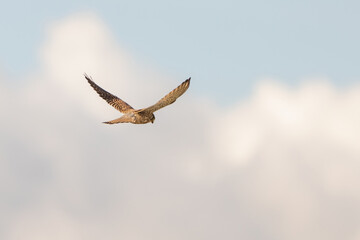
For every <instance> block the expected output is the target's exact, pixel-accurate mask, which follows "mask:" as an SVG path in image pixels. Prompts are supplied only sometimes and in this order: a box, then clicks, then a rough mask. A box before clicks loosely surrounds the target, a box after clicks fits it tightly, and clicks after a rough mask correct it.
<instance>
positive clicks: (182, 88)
mask: <svg viewBox="0 0 360 240" xmlns="http://www.w3.org/2000/svg"><path fill="white" fill-rule="evenodd" d="M190 80H191V78H189V79H187V80H185V81H184V82H183V83H181V84H180V85H179V86H178V87H177V88H175V89H174V90H172V91H171V92H169V93H168V94H167V95H166V96H165V97H163V98H162V99H160V100H159V101H158V102H157V103H155V104H154V105H152V106H150V107H147V108H143V109H140V110H137V112H151V113H153V112H155V111H157V110H159V109H160V108H163V107H166V106H167V105H170V104H172V103H174V102H175V101H176V99H177V98H178V97H180V96H181V95H183V94H184V93H185V92H186V90H187V89H188V88H189V86H190Z"/></svg>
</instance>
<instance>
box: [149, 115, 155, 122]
mask: <svg viewBox="0 0 360 240" xmlns="http://www.w3.org/2000/svg"><path fill="white" fill-rule="evenodd" d="M150 121H151V123H154V122H155V115H154V114H151V119H150Z"/></svg>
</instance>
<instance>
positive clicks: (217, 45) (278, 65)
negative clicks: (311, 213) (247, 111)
mask: <svg viewBox="0 0 360 240" xmlns="http://www.w3.org/2000/svg"><path fill="white" fill-rule="evenodd" d="M84 11H92V12H94V13H95V14H97V15H98V16H99V17H100V18H102V20H103V21H104V22H105V23H106V24H107V25H108V27H109V28H110V30H111V31H112V33H113V34H115V37H116V39H117V41H118V42H119V44H120V45H121V46H123V47H125V48H126V49H128V50H129V51H130V52H131V53H132V54H133V55H134V56H135V57H136V58H137V59H139V60H142V61H144V62H147V63H149V64H151V65H154V66H157V67H159V68H160V69H162V70H163V71H165V72H167V73H169V74H172V75H174V76H176V77H179V78H181V79H182V78H185V77H187V76H192V77H193V79H194V81H197V83H198V84H194V89H195V91H197V92H198V93H200V94H204V95H208V96H211V97H212V98H214V99H216V100H217V101H218V102H221V103H232V102H234V101H236V100H238V99H241V98H243V97H244V96H247V95H248V94H249V91H251V89H252V88H253V86H254V84H255V83H256V82H257V81H258V80H259V79H261V78H263V77H272V78H276V79H279V80H280V81H283V82H286V83H288V84H290V85H294V84H295V85H296V84H298V83H300V82H301V81H302V80H303V79H304V78H308V77H326V78H328V79H329V80H330V81H331V82H333V83H335V84H336V85H337V86H344V85H346V86H347V85H351V84H353V83H355V82H358V81H359V79H360V68H359V67H358V66H360V57H359V56H360V48H359V42H360V32H359V31H358V23H359V22H360V15H359V14H358V13H359V11H360V3H359V2H358V1H349V0H347V1H334V0H330V1H319V0H315V1H310V0H305V1H279V0H276V1H264V0H256V1H230V0H225V1H199V0H197V1H188V0H185V1H159V0H154V1H140V0H137V1H67V0H65V1H39V0H35V1H16V0H15V1H9V2H7V3H6V4H2V7H1V9H0V23H1V26H2V28H1V29H2V34H1V35H2V39H1V42H2V44H1V46H0V69H3V72H5V73H6V74H7V75H10V76H14V77H15V78H16V77H19V76H23V75H25V74H27V73H29V72H31V71H33V69H35V68H36V67H37V54H38V49H39V47H40V46H41V44H42V42H43V40H44V36H45V30H46V28H47V27H48V26H49V24H51V23H53V22H54V21H57V20H59V19H61V18H63V17H66V16H68V15H70V14H74V13H77V12H84ZM204 86H206V87H204Z"/></svg>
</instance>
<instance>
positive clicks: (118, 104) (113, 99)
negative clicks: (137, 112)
mask: <svg viewBox="0 0 360 240" xmlns="http://www.w3.org/2000/svg"><path fill="white" fill-rule="evenodd" d="M84 76H85V78H86V80H87V81H88V82H89V84H90V85H91V87H92V88H93V89H94V90H95V91H96V92H97V93H98V94H99V96H100V97H102V98H103V99H104V100H105V101H106V102H107V103H109V104H110V105H111V106H113V107H114V108H115V109H116V110H118V111H120V112H122V113H126V112H129V110H132V109H133V108H132V107H131V106H130V105H129V104H127V103H126V102H124V101H123V100H121V99H120V98H118V97H117V96H115V95H113V94H111V93H109V92H107V91H105V90H104V89H102V88H101V87H99V86H98V85H96V83H95V82H93V81H92V79H91V77H89V76H88V75H86V74H84Z"/></svg>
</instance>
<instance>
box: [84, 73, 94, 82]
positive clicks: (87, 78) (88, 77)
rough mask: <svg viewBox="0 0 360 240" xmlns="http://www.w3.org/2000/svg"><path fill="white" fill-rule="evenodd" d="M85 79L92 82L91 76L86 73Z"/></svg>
mask: <svg viewBox="0 0 360 240" xmlns="http://www.w3.org/2000/svg"><path fill="white" fill-rule="evenodd" d="M84 77H85V78H86V80H88V81H92V79H91V77H90V76H88V75H87V74H86V73H84Z"/></svg>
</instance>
